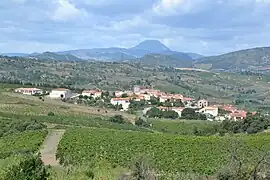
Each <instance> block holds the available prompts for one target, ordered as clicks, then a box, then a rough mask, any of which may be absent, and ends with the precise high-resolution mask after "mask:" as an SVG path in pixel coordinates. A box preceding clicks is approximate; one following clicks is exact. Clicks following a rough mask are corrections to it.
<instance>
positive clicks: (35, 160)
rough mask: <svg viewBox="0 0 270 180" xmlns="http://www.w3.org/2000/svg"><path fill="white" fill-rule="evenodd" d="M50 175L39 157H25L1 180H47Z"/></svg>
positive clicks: (8, 170)
mask: <svg viewBox="0 0 270 180" xmlns="http://www.w3.org/2000/svg"><path fill="white" fill-rule="evenodd" d="M49 176H50V174H49V173H48V168H47V167H45V166H44V164H43V162H42V161H41V159H40V157H39V156H36V155H24V157H23V160H21V161H20V162H19V163H18V164H15V165H12V166H11V167H9V168H8V169H7V170H6V173H5V174H4V175H3V177H1V178H0V179H3V180H18V179H20V180H47V179H48V177H49Z"/></svg>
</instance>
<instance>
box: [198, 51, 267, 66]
mask: <svg viewBox="0 0 270 180" xmlns="http://www.w3.org/2000/svg"><path fill="white" fill-rule="evenodd" d="M193 67H195V68H201V69H207V70H225V71H240V70H250V71H262V70H270V47H258V48H252V49H246V50H240V51H235V52H231V53H227V54H222V55H219V56H210V57H203V58H200V59H197V60H196V61H195V62H194V64H193Z"/></svg>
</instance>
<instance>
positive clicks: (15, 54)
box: [0, 53, 29, 57]
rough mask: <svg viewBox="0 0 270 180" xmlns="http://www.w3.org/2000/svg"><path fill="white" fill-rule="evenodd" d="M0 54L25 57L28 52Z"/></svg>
mask: <svg viewBox="0 0 270 180" xmlns="http://www.w3.org/2000/svg"><path fill="white" fill-rule="evenodd" d="M0 55H2V56H8V57H25V56H28V55H29V54H26V53H0Z"/></svg>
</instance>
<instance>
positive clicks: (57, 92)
mask: <svg viewBox="0 0 270 180" xmlns="http://www.w3.org/2000/svg"><path fill="white" fill-rule="evenodd" d="M72 95H73V94H72V92H71V90H69V89H64V88H57V89H53V90H52V91H51V93H50V94H49V97H50V98H52V99H66V98H71V97H72Z"/></svg>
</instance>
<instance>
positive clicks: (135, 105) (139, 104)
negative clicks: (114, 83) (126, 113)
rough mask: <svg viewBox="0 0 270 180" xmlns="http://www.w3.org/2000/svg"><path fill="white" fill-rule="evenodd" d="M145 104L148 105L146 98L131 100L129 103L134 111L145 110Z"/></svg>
mask: <svg viewBox="0 0 270 180" xmlns="http://www.w3.org/2000/svg"><path fill="white" fill-rule="evenodd" d="M145 105H146V101H145V100H141V101H134V100H131V101H130V104H129V109H132V110H134V111H138V110H143V109H144V107H145Z"/></svg>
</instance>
